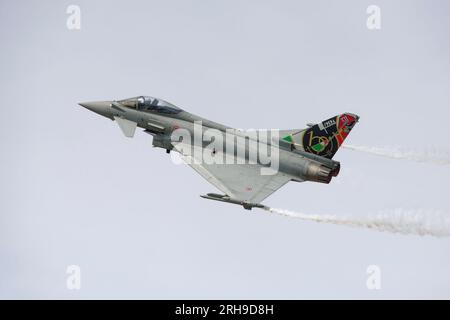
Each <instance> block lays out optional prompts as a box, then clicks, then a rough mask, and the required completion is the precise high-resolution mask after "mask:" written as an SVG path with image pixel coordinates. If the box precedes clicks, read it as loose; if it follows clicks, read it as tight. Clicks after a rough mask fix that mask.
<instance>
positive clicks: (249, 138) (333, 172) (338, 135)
mask: <svg viewBox="0 0 450 320" xmlns="http://www.w3.org/2000/svg"><path fill="white" fill-rule="evenodd" d="M80 105H81V106H83V107H85V108H86V109H88V110H90V111H93V112H95V113H97V114H99V115H101V116H104V117H106V118H109V119H111V120H113V121H115V122H116V123H117V124H118V126H119V127H120V129H121V130H122V132H123V134H124V135H125V136H126V137H133V136H134V134H135V131H136V128H137V127H139V128H142V129H144V132H145V133H148V134H150V135H151V136H152V137H153V146H154V147H159V148H163V149H165V150H166V151H167V153H170V152H171V151H172V150H173V151H175V152H177V153H178V154H179V155H180V157H181V159H183V160H184V161H185V162H186V163H187V164H188V165H189V166H191V167H192V168H193V169H194V170H196V171H197V172H198V173H199V174H200V175H201V176H202V177H203V178H205V179H206V180H207V181H208V182H210V183H211V184H212V185H214V186H215V187H216V188H217V189H219V190H220V191H221V192H223V194H217V193H208V194H206V195H202V196H201V197H203V198H206V199H210V200H216V201H222V202H229V203H234V204H238V205H242V206H243V207H244V208H245V209H248V210H250V209H251V208H253V207H258V208H265V206H264V205H263V204H261V201H263V200H264V199H266V198H267V197H268V196H269V195H271V194H272V193H273V192H275V191H276V190H278V189H279V188H281V187H282V186H283V185H284V184H286V183H287V182H289V181H295V182H303V181H313V182H320V183H330V181H331V179H332V178H333V177H336V176H337V175H338V174H339V170H340V163H339V162H338V161H335V160H333V159H332V158H333V156H334V155H335V153H336V152H337V150H338V149H339V147H340V146H341V145H342V143H343V142H344V140H345V138H346V137H347V135H348V134H349V133H350V131H351V130H352V128H353V126H354V125H355V124H356V122H358V119H359V117H358V116H357V115H355V114H351V113H343V114H341V115H338V116H335V117H332V118H330V119H327V120H325V121H322V122H320V123H317V124H308V125H307V128H305V129H290V130H275V129H274V130H238V129H233V128H231V127H227V126H225V125H222V124H219V123H216V122H213V121H211V120H208V119H204V118H202V117H199V116H196V115H194V114H192V113H189V112H187V111H185V110H182V109H180V108H178V107H176V106H175V105H173V104H171V103H169V102H166V101H164V100H162V99H159V98H154V97H149V96H140V97H135V98H130V99H124V100H115V101H95V102H82V103H80Z"/></svg>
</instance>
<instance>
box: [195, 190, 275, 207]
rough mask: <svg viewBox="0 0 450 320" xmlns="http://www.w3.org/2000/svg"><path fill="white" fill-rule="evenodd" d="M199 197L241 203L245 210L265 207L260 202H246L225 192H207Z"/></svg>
mask: <svg viewBox="0 0 450 320" xmlns="http://www.w3.org/2000/svg"><path fill="white" fill-rule="evenodd" d="M200 197H202V198H204V199H209V200H215V201H222V202H228V203H232V204H237V205H241V206H243V207H244V209H246V210H252V208H261V209H264V208H266V206H265V205H263V204H261V203H251V202H246V201H242V200H238V199H233V198H230V197H229V196H227V195H225V194H223V195H222V194H217V193H207V194H204V195H200Z"/></svg>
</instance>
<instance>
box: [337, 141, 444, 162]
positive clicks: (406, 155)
mask: <svg viewBox="0 0 450 320" xmlns="http://www.w3.org/2000/svg"><path fill="white" fill-rule="evenodd" d="M342 147H343V148H346V149H349V150H354V151H361V152H366V153H370V154H374V155H377V156H383V157H388V158H392V159H407V160H412V161H416V162H427V163H433V164H438V165H449V164H450V151H449V150H443V149H441V148H436V147H428V148H425V149H420V150H419V149H410V148H404V147H394V146H392V147H390V146H386V147H369V146H356V145H348V144H346V145H343V146H342Z"/></svg>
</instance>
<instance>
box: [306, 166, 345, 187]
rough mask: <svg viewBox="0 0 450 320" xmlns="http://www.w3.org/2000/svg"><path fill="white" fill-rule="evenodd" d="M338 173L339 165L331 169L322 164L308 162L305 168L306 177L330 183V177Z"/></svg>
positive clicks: (310, 179)
mask: <svg viewBox="0 0 450 320" xmlns="http://www.w3.org/2000/svg"><path fill="white" fill-rule="evenodd" d="M338 173H339V167H338V168H337V171H336V169H335V170H333V169H331V168H329V167H327V166H325V165H323V164H320V163H317V162H312V161H311V162H310V163H309V164H308V166H307V168H306V174H305V176H306V179H307V180H309V181H316V182H321V183H330V181H331V178H332V177H333V176H335V175H337V174H338Z"/></svg>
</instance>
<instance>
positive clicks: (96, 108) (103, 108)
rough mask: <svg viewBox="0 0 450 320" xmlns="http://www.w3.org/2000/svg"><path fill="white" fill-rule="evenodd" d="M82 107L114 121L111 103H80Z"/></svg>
mask: <svg viewBox="0 0 450 320" xmlns="http://www.w3.org/2000/svg"><path fill="white" fill-rule="evenodd" d="M79 105H80V106H82V107H85V108H86V109H88V110H90V111H93V112H95V113H98V114H99V115H101V116H104V117H107V118H110V119H112V112H111V102H110V101H91V102H80V103H79Z"/></svg>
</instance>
